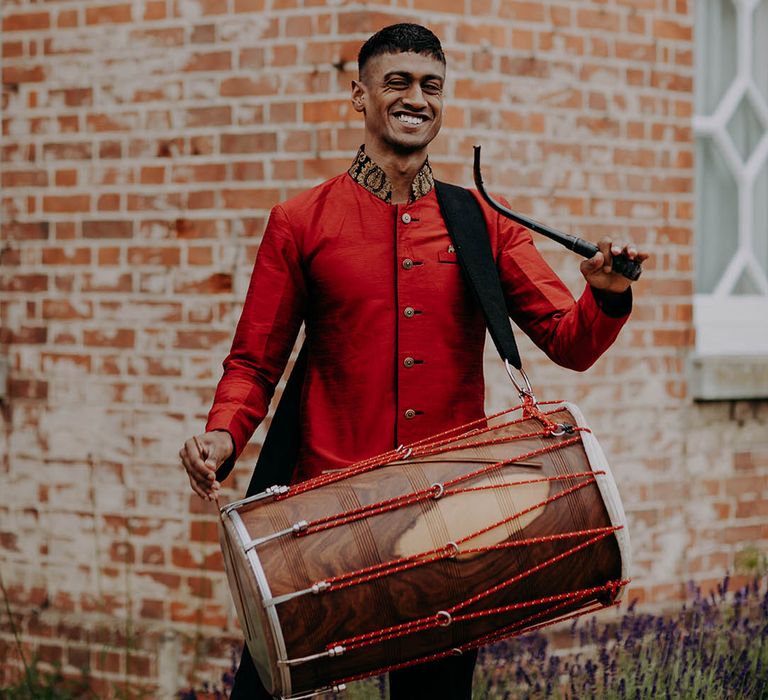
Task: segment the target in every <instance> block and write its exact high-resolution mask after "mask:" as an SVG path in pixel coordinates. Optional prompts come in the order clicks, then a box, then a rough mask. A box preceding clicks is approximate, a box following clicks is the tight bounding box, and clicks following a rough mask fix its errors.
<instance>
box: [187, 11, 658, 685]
mask: <svg viewBox="0 0 768 700" xmlns="http://www.w3.org/2000/svg"><path fill="white" fill-rule="evenodd" d="M358 64H359V79H358V80H355V81H353V82H352V104H353V106H354V109H355V110H356V111H358V112H360V113H362V114H363V116H364V122H365V142H364V145H363V146H362V147H361V149H360V151H359V152H358V154H357V157H356V158H355V160H354V162H353V163H352V166H351V167H350V169H349V171H348V172H346V173H343V174H341V175H339V176H337V177H335V178H333V179H331V180H329V181H327V182H325V183H323V184H321V185H319V186H317V187H315V188H313V189H311V190H309V191H308V192H305V193H303V194H301V195H299V196H297V197H295V198H293V199H291V200H289V201H287V202H284V203H283V204H280V205H278V206H276V207H275V208H274V209H273V210H272V213H271V216H270V219H269V223H268V225H267V228H266V231H265V233H264V237H263V240H262V243H261V246H260V249H259V253H258V256H257V259H256V263H255V266H254V271H253V276H252V279H251V284H250V287H249V290H248V294H247V296H246V300H245V305H244V308H243V312H242V316H241V318H240V322H239V324H238V327H237V331H236V333H235V338H234V342H233V345H232V350H231V352H230V354H229V356H228V357H227V359H226V360H225V362H224V376H223V377H222V379H221V381H220V382H219V385H218V387H217V390H216V396H215V399H214V404H213V407H212V408H211V412H210V414H209V418H208V423H207V426H206V432H205V433H204V434H203V435H199V436H196V437H195V438H191V439H190V440H188V441H187V442H186V443H185V445H184V447H183V448H182V450H181V452H180V456H181V460H182V463H183V465H184V467H185V469H186V471H187V474H188V476H189V481H190V485H191V487H192V489H193V491H194V492H195V493H196V494H197V495H199V496H200V497H201V498H207V499H212V498H213V496H214V494H215V493H216V491H217V490H218V489H219V483H218V482H217V481H216V477H215V471H216V469H217V468H218V467H220V466H221V465H222V464H224V463H225V462H227V461H230V462H231V460H233V459H234V458H235V457H236V456H237V455H238V454H240V452H241V451H242V449H243V447H244V446H245V444H246V443H247V441H248V439H249V438H250V436H251V434H252V433H253V431H254V430H255V428H256V426H257V425H258V424H259V422H260V421H261V420H262V419H263V418H264V416H265V415H266V413H267V409H268V405H269V402H270V399H271V397H272V394H273V392H274V388H275V385H276V384H277V382H278V380H279V379H280V376H281V375H282V373H283V370H284V368H285V365H286V362H287V360H288V357H289V355H290V352H291V349H292V347H293V344H294V342H295V339H296V336H297V334H298V332H299V329H300V326H301V324H302V322H303V323H304V324H305V327H306V336H307V349H308V355H307V368H306V374H305V378H304V384H303V389H302V399H301V429H300V433H301V435H300V445H299V456H298V463H297V464H296V468H295V471H294V475H293V480H294V481H298V480H302V479H306V478H310V477H313V476H316V475H318V474H321V473H323V472H324V471H327V470H332V469H338V468H342V467H344V466H345V465H348V464H350V463H353V462H356V461H359V460H361V459H364V458H366V457H370V456H372V455H375V454H379V453H381V452H385V451H387V450H390V449H392V448H393V447H395V446H397V445H399V444H408V443H410V442H413V441H415V440H418V439H421V438H424V437H427V436H429V435H432V434H435V433H438V432H441V431H443V430H445V429H447V428H449V427H452V426H454V425H458V424H462V423H467V422H469V421H471V420H475V419H477V418H478V417H481V416H482V415H483V411H484V406H483V398H484V387H483V368H482V354H483V344H484V340H485V325H484V319H483V316H482V312H481V311H480V309H479V306H478V304H477V302H476V300H475V299H474V298H473V297H472V295H471V293H470V292H469V290H468V288H467V286H466V285H465V282H464V280H463V278H462V275H461V272H460V268H459V265H458V264H457V262H458V260H457V257H456V253H455V252H454V250H453V247H452V246H451V243H450V239H449V237H448V234H447V232H446V228H445V224H444V222H443V218H442V216H441V213H440V209H439V207H438V204H437V199H436V196H435V192H434V187H433V182H434V181H433V177H432V170H431V168H430V166H429V163H428V160H427V148H428V145H429V143H430V142H431V141H432V140H433V139H434V138H435V136H437V134H438V132H439V130H440V125H441V122H442V115H443V86H444V82H445V69H446V66H445V57H444V54H443V51H442V48H441V45H440V41H439V40H438V38H437V37H436V36H435V35H434V34H432V32H430V31H429V30H428V29H426V28H424V27H421V26H418V25H412V24H398V25H394V26H391V27H387V28H385V29H383V30H381V31H380V32H378V33H377V34H375V35H374V36H372V37H371V38H370V39H369V40H368V41H367V42H366V43H365V44H364V46H363V47H362V49H361V51H360V55H359V57H358ZM483 213H484V217H485V220H486V223H487V227H488V236H489V238H490V242H491V249H492V251H493V252H494V255H495V257H496V260H497V266H498V269H499V276H500V279H501V283H502V287H503V289H504V293H505V295H506V298H507V303H508V307H509V311H510V315H511V316H512V318H513V319H514V320H515V321H516V323H517V324H518V325H519V326H520V327H521V328H522V329H523V330H524V331H525V332H526V333H527V334H528V335H530V336H531V337H532V338H533V340H534V341H535V342H536V344H537V345H538V346H539V347H541V348H542V349H543V350H544V351H545V352H546V353H547V354H548V355H549V356H550V357H551V358H552V359H553V360H554V361H556V362H558V363H559V364H561V365H564V366H566V367H570V368H573V369H577V370H584V369H586V368H588V367H589V366H590V365H591V364H592V363H593V362H594V361H595V360H596V359H597V358H598V357H599V356H600V355H601V354H602V353H603V352H604V351H605V350H606V349H607V348H608V347H609V346H610V344H611V343H612V342H613V341H614V339H615V338H616V336H617V334H618V332H619V330H620V329H621V327H622V325H623V323H624V322H625V321H626V318H627V316H628V314H629V311H630V307H631V293H630V291H629V284H630V283H629V280H627V279H625V278H623V277H620V276H618V275H616V274H614V273H612V272H611V271H610V264H611V256H612V255H616V254H618V253H620V252H623V253H624V254H626V255H628V256H629V257H630V258H633V259H637V260H639V261H642V260H644V259H645V258H646V257H647V255H646V254H644V253H639V252H638V251H636V250H635V249H634V248H632V247H631V246H628V245H627V246H621V245H615V244H611V243H610V242H609V241H602V242H601V243H600V244H599V248H600V252H598V253H597V254H596V255H595V256H594V257H593V258H592V259H590V260H586V261H584V262H582V263H581V271H582V274H583V275H584V278H585V280H586V282H587V286H586V289H585V291H584V293H583V294H582V296H581V297H580V299H579V300H578V302H575V301H574V300H573V298H572V296H571V295H570V293H569V292H568V290H567V289H566V288H565V286H564V285H563V284H562V282H561V281H560V280H559V279H558V278H557V277H556V276H555V275H554V273H553V272H552V271H551V269H550V268H549V267H548V266H547V265H546V263H544V261H543V260H542V259H541V257H540V256H539V255H538V253H537V252H536V249H535V248H534V246H533V243H532V240H531V236H530V234H529V233H528V232H527V231H525V229H523V228H522V227H520V226H518V225H516V224H513V223H512V222H510V221H509V220H507V219H504V218H500V217H499V216H498V215H497V214H495V213H494V212H493V211H491V210H490V208H488V207H487V206H486V205H483ZM475 658H476V654H465V655H464V656H463V657H460V658H458V659H456V658H451V659H448V660H443V661H439V662H436V663H431V664H427V665H422V666H417V667H414V668H411V669H407V670H404V671H399V672H394V673H392V674H391V677H390V687H391V697H392V698H398V699H400V700H402V699H403V698H468V697H470V696H471V683H472V671H473V668H474V663H475ZM258 685H259V684H258V679H257V677H256V674H255V672H254V670H253V665H252V662H251V661H250V657H249V656H248V654H247V650H246V652H245V654H244V658H243V663H242V664H241V668H240V670H239V672H238V678H237V682H236V688H235V690H234V692H233V695H232V697H233V698H241V697H242V698H245V697H251V698H253V697H267V696H266V694H264V691H263V690H262V691H260V692H261V693H262V694H261V695H255V694H254V693H255V692H256V691H255V690H254V689H255V688H256V687H257V686H258Z"/></svg>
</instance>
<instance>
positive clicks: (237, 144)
mask: <svg viewBox="0 0 768 700" xmlns="http://www.w3.org/2000/svg"><path fill="white" fill-rule="evenodd" d="M275 150H277V134H275V133H272V132H265V133H252V134H222V135H221V152H222V153H234V154H238V153H269V152H273V151H275Z"/></svg>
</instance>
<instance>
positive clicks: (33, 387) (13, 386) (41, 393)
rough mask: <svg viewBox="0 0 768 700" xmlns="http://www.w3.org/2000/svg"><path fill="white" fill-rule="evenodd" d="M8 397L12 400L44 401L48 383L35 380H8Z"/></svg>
mask: <svg viewBox="0 0 768 700" xmlns="http://www.w3.org/2000/svg"><path fill="white" fill-rule="evenodd" d="M8 396H10V397H11V398H12V399H46V398H48V382H45V381H41V380H37V379H16V378H15V377H11V378H10V379H8Z"/></svg>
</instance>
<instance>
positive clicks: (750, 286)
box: [731, 270, 760, 296]
mask: <svg viewBox="0 0 768 700" xmlns="http://www.w3.org/2000/svg"><path fill="white" fill-rule="evenodd" d="M731 294H735V295H738V296H747V295H752V294H760V287H758V286H757V284H756V283H755V280H754V279H753V278H752V275H751V274H750V271H749V270H744V272H742V273H741V277H739V279H738V281H737V282H736V284H735V285H734V287H733V289H732V290H731Z"/></svg>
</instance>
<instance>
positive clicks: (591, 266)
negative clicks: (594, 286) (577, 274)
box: [581, 250, 605, 275]
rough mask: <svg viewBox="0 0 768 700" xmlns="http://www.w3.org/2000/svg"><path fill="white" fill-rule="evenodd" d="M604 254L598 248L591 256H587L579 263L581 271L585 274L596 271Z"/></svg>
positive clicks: (601, 264)
mask: <svg viewBox="0 0 768 700" xmlns="http://www.w3.org/2000/svg"><path fill="white" fill-rule="evenodd" d="M604 260H605V256H604V255H603V254H602V252H600V251H599V250H598V251H597V253H595V254H594V255H593V256H592V257H591V258H587V259H586V260H584V261H583V262H582V263H581V271H582V273H583V274H585V275H589V274H592V273H593V272H597V271H598V270H599V269H600V268H601V267H602V266H603V261H604Z"/></svg>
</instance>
